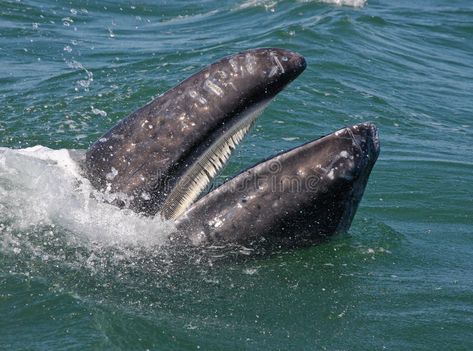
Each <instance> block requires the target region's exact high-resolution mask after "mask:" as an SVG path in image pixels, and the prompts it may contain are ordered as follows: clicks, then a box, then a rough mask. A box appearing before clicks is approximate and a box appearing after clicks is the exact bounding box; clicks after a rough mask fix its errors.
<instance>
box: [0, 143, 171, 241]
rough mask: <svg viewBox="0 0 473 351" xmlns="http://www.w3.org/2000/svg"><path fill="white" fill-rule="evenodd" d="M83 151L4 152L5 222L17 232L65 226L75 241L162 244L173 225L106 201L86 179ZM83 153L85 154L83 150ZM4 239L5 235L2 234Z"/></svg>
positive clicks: (1, 192)
mask: <svg viewBox="0 0 473 351" xmlns="http://www.w3.org/2000/svg"><path fill="white" fill-rule="evenodd" d="M75 154H77V155H80V154H81V153H79V152H77V151H69V150H52V149H49V148H46V147H43V146H35V147H32V148H27V149H21V150H13V149H8V148H0V221H1V223H8V226H9V227H10V228H12V229H14V230H20V231H25V230H29V229H30V228H35V227H37V226H53V227H56V228H57V227H59V228H63V229H64V230H65V231H67V232H68V233H71V234H70V235H73V236H74V239H83V240H84V242H90V241H92V242H94V243H100V244H101V246H109V245H138V246H156V245H162V244H163V243H165V242H166V239H167V237H168V235H169V233H171V232H172V231H173V225H172V223H171V222H165V221H162V220H161V219H160V218H158V217H156V218H149V217H143V216H140V215H138V214H136V213H134V212H132V211H129V210H120V209H118V208H117V207H115V206H113V205H110V204H106V203H103V202H100V201H99V200H96V198H100V196H99V195H100V194H98V193H97V191H96V190H95V189H94V188H92V186H91V185H90V183H89V181H88V180H87V179H86V178H84V177H83V176H82V175H81V169H80V166H79V164H78V163H77V162H76V160H75V157H74V158H73V157H72V156H71V155H75ZM82 154H83V152H82ZM0 236H1V231H0Z"/></svg>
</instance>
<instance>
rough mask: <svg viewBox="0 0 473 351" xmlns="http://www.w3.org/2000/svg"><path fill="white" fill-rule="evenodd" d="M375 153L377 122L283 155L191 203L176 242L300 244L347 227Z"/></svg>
mask: <svg viewBox="0 0 473 351" xmlns="http://www.w3.org/2000/svg"><path fill="white" fill-rule="evenodd" d="M379 151H380V145H379V136H378V130H377V128H376V126H375V125H374V124H372V123H362V124H358V125H355V126H352V127H348V128H344V129H341V130H339V131H337V132H334V133H332V134H330V135H327V136H325V137H322V138H320V139H318V140H315V141H312V142H309V143H306V144H304V145H301V146H299V147H296V148H294V149H292V150H289V151H286V152H283V153H281V154H279V155H277V156H275V157H273V158H271V159H268V160H265V161H263V162H261V163H259V164H257V165H255V166H253V167H251V168H249V169H247V170H245V171H243V172H242V173H240V174H239V175H237V176H235V177H234V178H232V179H231V180H229V181H227V182H226V183H224V184H223V185H221V186H220V187H218V188H217V189H215V190H213V191H212V192H210V193H209V194H207V195H205V196H204V197H202V198H201V199H199V200H198V201H197V202H195V203H194V204H192V205H191V206H190V207H189V209H188V210H187V211H186V212H184V213H183V214H182V215H181V216H180V217H178V218H177V221H176V226H177V228H178V233H176V234H175V235H174V236H173V240H174V241H179V242H186V243H189V244H191V245H219V244H228V243H238V244H242V245H245V246H261V245H263V246H266V245H272V246H274V245H276V246H300V245H303V244H307V243H314V242H318V241H320V240H321V239H323V238H326V237H328V236H331V235H334V234H336V233H341V232H345V231H347V230H348V228H349V227H350V225H351V222H352V220H353V217H354V215H355V213H356V210H357V208H358V205H359V203H360V200H361V198H362V195H363V193H364V190H365V187H366V184H367V181H368V177H369V175H370V173H371V170H372V168H373V166H374V164H375V162H376V159H377V158H378V155H379Z"/></svg>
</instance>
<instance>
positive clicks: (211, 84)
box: [204, 79, 223, 96]
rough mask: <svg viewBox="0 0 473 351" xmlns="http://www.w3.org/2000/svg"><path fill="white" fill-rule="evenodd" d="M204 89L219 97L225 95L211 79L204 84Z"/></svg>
mask: <svg viewBox="0 0 473 351" xmlns="http://www.w3.org/2000/svg"><path fill="white" fill-rule="evenodd" d="M204 87H205V89H206V90H207V91H210V92H212V93H214V94H215V95H217V96H222V95H223V90H222V88H220V87H219V86H218V85H217V84H215V83H214V82H212V81H211V80H210V79H207V80H206V81H205V83H204Z"/></svg>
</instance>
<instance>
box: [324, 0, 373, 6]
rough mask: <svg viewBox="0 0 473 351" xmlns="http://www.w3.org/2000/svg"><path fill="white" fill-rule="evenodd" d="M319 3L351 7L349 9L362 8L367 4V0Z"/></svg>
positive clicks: (329, 0)
mask: <svg viewBox="0 0 473 351" xmlns="http://www.w3.org/2000/svg"><path fill="white" fill-rule="evenodd" d="M320 2H323V3H326V4H333V5H337V6H351V7H363V6H365V5H366V3H367V2H368V1H367V0H320Z"/></svg>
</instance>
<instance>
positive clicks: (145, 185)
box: [86, 48, 306, 218]
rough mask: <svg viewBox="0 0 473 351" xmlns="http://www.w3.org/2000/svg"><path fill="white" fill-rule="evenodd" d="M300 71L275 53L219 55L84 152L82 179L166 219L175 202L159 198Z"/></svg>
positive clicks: (300, 61)
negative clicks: (223, 137) (211, 148)
mask: <svg viewBox="0 0 473 351" xmlns="http://www.w3.org/2000/svg"><path fill="white" fill-rule="evenodd" d="M305 67H306V62H305V60H304V58H303V57H302V56H300V55H298V54H296V53H294V52H291V51H288V50H283V49H276V48H268V49H255V50H248V51H245V52H241V53H239V54H236V55H233V56H229V57H226V58H223V59H222V60H220V61H218V62H216V63H214V64H212V65H210V66H208V67H206V68H204V69H203V70H202V71H200V72H198V73H197V74H194V75H193V76H191V77H190V78H188V79H186V80H184V81H183V82H181V83H180V84H178V85H177V86H176V87H174V88H172V89H171V90H169V91H168V92H166V93H164V94H163V95H161V96H159V97H158V98H156V99H155V100H153V101H152V102H151V103H149V104H147V105H146V106H144V107H142V108H140V109H139V110H137V111H136V112H134V113H132V114H131V115H130V116H128V117H127V118H125V119H124V120H123V121H121V122H120V123H119V124H118V125H116V126H115V127H113V128H112V129H111V130H110V131H108V132H107V133H106V134H105V135H104V136H103V137H101V138H100V139H99V140H98V141H97V142H96V143H94V144H93V145H92V146H91V147H90V148H89V150H88V151H87V154H86V171H87V176H88V178H89V180H90V181H91V183H92V184H93V185H94V186H95V187H96V188H98V189H101V190H106V191H110V192H112V193H119V194H123V195H125V196H123V201H124V202H126V206H128V207H130V208H132V209H134V210H135V211H137V212H141V213H146V214H148V215H154V214H156V213H158V212H160V211H161V213H162V214H163V216H164V217H165V218H172V217H174V216H173V213H172V212H173V211H172V209H173V206H174V205H176V204H173V203H171V204H169V202H168V203H166V200H167V198H168V197H169V196H170V195H171V193H172V190H173V189H174V188H175V187H176V185H177V182H178V181H179V180H180V179H182V178H183V176H184V175H185V174H186V172H187V171H188V170H189V168H191V167H192V166H193V165H195V164H196V162H198V161H199V159H200V158H201V157H202V155H203V154H204V153H205V151H206V150H208V149H209V147H210V146H211V145H212V144H213V143H214V142H216V141H217V140H219V139H220V138H221V137H222V136H224V135H225V133H227V132H228V130H229V129H230V128H231V127H232V126H233V125H234V124H236V123H238V122H239V121H241V120H243V119H245V117H246V116H247V114H248V113H253V112H254V111H253V110H258V109H260V106H262V107H264V105H265V104H266V103H267V102H268V101H269V100H271V99H272V98H273V97H274V96H275V95H276V94H277V93H278V92H280V91H281V90H282V89H283V88H284V87H285V86H286V85H287V84H289V83H290V82H291V81H292V80H294V79H295V78H296V77H297V76H298V75H299V74H300V73H301V72H302V71H303V70H304V69H305ZM256 112H259V111H256ZM231 147H233V146H232V145H228V147H227V148H230V149H231ZM218 156H221V155H218ZM220 158H222V157H220ZM217 162H219V161H218V157H217V160H216V161H215V162H213V163H214V166H216V168H219V167H218V166H220V165H216V164H215V163H217ZM212 171H213V169H212ZM213 173H215V172H213ZM187 178H189V177H187ZM177 201H179V200H177ZM163 207H165V209H164V210H163ZM174 207H175V206H174ZM170 208H171V209H170ZM163 212H164V213H163ZM168 212H170V213H168Z"/></svg>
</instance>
